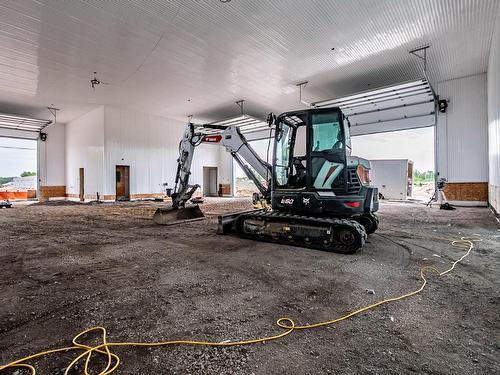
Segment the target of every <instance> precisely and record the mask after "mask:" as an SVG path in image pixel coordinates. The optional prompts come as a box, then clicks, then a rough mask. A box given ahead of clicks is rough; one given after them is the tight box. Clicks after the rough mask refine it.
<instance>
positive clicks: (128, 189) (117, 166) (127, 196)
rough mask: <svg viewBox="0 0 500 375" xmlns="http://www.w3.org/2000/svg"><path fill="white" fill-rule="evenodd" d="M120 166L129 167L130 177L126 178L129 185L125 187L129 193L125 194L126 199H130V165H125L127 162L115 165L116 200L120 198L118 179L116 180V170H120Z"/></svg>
mask: <svg viewBox="0 0 500 375" xmlns="http://www.w3.org/2000/svg"><path fill="white" fill-rule="evenodd" d="M118 168H127V169H128V174H127V176H128V178H127V180H126V184H127V185H128V186H127V187H126V188H125V191H126V192H127V193H128V195H126V196H124V197H126V199H124V200H130V165H125V164H116V165H115V200H118V186H117V181H116V172H117V171H118Z"/></svg>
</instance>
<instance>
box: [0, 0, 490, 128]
mask: <svg viewBox="0 0 500 375" xmlns="http://www.w3.org/2000/svg"><path fill="white" fill-rule="evenodd" d="M498 4H499V1H497V0H362V1H361V0H360V1H334V0H311V1H303V0H276V1H268V0H252V1H242V0H233V1H231V2H229V3H226V4H223V3H221V2H220V1H218V0H196V1H195V0H192V1H188V0H186V1H181V0H168V1H167V0H163V1H160V0H150V1H142V0H128V1H125V0H85V1H84V0H71V1H70V0H68V1H59V0H39V1H29V0H23V1H13V0H12V1H11V0H0V103H2V102H3V103H8V104H11V105H13V106H14V105H18V106H19V105H21V106H31V107H33V106H35V107H37V106H38V107H40V108H44V107H46V106H47V105H49V104H51V103H54V104H55V105H57V106H58V107H60V108H62V110H61V112H60V113H59V118H60V119H61V120H62V121H68V120H71V119H72V118H74V117H75V116H77V115H79V114H81V113H83V112H85V111H87V110H88V109H89V108H90V107H92V106H94V105H99V104H112V105H119V106H127V107H131V108H134V109H137V110H142V111H148V112H151V113H155V114H159V115H164V116H168V117H173V118H178V119H185V116H186V115H188V114H195V120H198V121H199V120H200V119H201V120H215V119H217V118H224V117H229V116H231V115H234V114H236V113H237V112H238V110H237V107H235V106H234V104H232V103H233V102H234V101H235V100H238V99H245V100H246V112H248V113H250V114H251V115H255V116H258V117H265V115H266V113H267V112H269V111H271V110H272V111H274V112H280V111H285V110H292V109H297V108H300V107H302V105H301V104H300V102H299V99H298V98H299V95H298V88H297V87H296V86H295V84H296V83H297V82H299V81H303V80H308V81H309V84H308V85H307V87H306V89H305V91H304V93H303V94H304V96H305V97H306V99H307V100H308V101H318V100H322V99H325V98H332V97H340V96H343V95H347V94H350V93H353V92H356V91H364V90H366V89H368V88H373V87H378V86H383V85H388V84H393V83H397V82H403V81H408V80H412V79H418V78H420V77H421V62H420V61H419V60H418V59H417V58H415V57H414V56H411V55H410V54H409V53H408V50H410V49H413V48H415V47H419V46H422V45H425V44H430V45H431V48H430V49H429V53H428V59H429V66H428V68H429V69H428V73H429V78H430V81H431V82H437V81H443V80H447V79H451V78H456V77H461V76H466V75H471V74H475V73H480V72H484V71H485V70H486V68H487V60H488V55H489V49H490V44H491V37H492V31H493V26H494V21H495V15H496V10H497V8H498ZM332 48H335V49H334V50H332ZM93 71H97V72H98V74H97V75H98V78H99V79H101V80H102V81H104V82H108V83H109V85H101V86H98V87H97V88H96V90H95V91H93V90H92V89H91V87H90V83H89V81H90V79H91V78H92V75H93V74H92V72H93ZM3 107H4V110H6V108H5V107H6V106H5V105H4V106H3ZM7 107H8V106H7ZM7 109H8V108H7ZM44 114H45V113H44ZM30 115H35V114H34V113H30ZM45 115H46V114H45Z"/></svg>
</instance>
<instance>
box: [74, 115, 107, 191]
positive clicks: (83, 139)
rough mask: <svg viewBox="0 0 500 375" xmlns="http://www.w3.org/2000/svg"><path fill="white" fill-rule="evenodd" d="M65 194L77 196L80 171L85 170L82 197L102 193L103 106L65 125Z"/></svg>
mask: <svg viewBox="0 0 500 375" xmlns="http://www.w3.org/2000/svg"><path fill="white" fill-rule="evenodd" d="M65 136H66V192H67V193H68V194H78V193H79V187H80V176H79V169H80V168H84V177H85V178H84V181H85V183H84V190H85V194H86V195H87V194H90V195H95V194H96V193H97V192H99V194H102V193H103V191H104V184H103V165H104V107H102V106H101V107H98V108H96V109H94V110H92V111H90V112H88V113H87V114H85V115H83V116H81V117H79V118H77V119H76V120H74V121H71V122H70V123H68V124H67V125H66V134H65Z"/></svg>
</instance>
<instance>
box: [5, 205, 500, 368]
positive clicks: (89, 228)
mask: <svg viewBox="0 0 500 375" xmlns="http://www.w3.org/2000/svg"><path fill="white" fill-rule="evenodd" d="M223 202H224V204H222V205H218V204H216V202H215V201H208V202H207V203H205V205H204V210H205V211H206V212H207V213H210V214H211V217H210V218H209V219H208V220H204V221H201V222H196V223H194V222H193V223H189V224H183V225H181V226H176V227H161V226H156V225H154V224H153V222H152V221H151V216H152V214H153V212H154V209H155V208H156V207H158V206H159V205H161V204H160V203H154V202H136V203H132V202H131V203H118V204H100V205H98V204H85V205H83V204H76V203H75V204H56V203H52V202H50V203H49V204H41V205H31V206H18V207H14V208H11V209H4V210H1V211H0V262H1V275H2V277H1V279H0V299H1V304H0V363H6V362H8V361H10V360H13V359H15V358H18V357H20V356H25V355H28V354H31V353H34V352H38V351H40V350H42V349H47V348H51V347H60V346H67V345H69V344H70V341H71V339H72V337H73V336H74V335H75V334H76V333H78V332H79V331H81V330H83V329H85V328H88V327H91V326H94V325H102V326H104V327H106V328H107V329H108V332H109V340H111V341H130V340H134V341H159V340H167V339H197V340H216V341H224V340H240V339H250V338H255V337H259V336H265V335H270V334H274V333H278V332H281V331H280V329H278V328H277V327H276V326H275V321H276V319H277V318H279V317H282V316H288V317H291V318H293V319H294V320H296V322H297V323H313V322H317V321H323V320H327V319H332V318H335V317H337V316H339V315H341V314H344V313H345V312H348V311H350V310H353V309H356V308H359V307H361V306H365V305H367V304H371V303H374V302H376V301H378V300H380V299H383V298H386V297H391V296H397V295H400V294H402V293H406V292H408V291H411V290H414V289H415V288H417V287H418V286H419V284H420V281H419V279H418V272H419V269H420V267H421V266H422V265H434V266H437V267H439V268H444V267H447V266H448V265H449V264H450V261H451V260H452V259H456V258H459V257H460V256H461V255H462V251H461V250H458V249H455V248H452V247H450V241H451V240H453V239H457V238H459V237H460V236H464V235H471V234H473V233H477V234H480V235H481V237H482V238H483V241H482V242H480V243H478V245H477V248H475V249H474V251H473V253H472V254H471V255H470V257H469V258H467V259H466V260H465V261H464V263H463V264H460V265H459V266H457V268H456V270H455V271H454V272H453V273H451V274H449V275H447V276H444V277H441V278H437V277H431V278H430V283H429V286H428V288H427V289H425V291H424V292H423V293H421V294H419V295H417V296H415V297H413V298H410V299H407V300H404V301H400V302H395V303H393V304H390V305H385V306H383V307H381V308H379V309H377V310H373V311H370V312H367V313H364V314H363V315H361V316H358V317H355V318H353V319H351V320H348V321H343V322H340V323H338V324H336V325H333V326H330V327H327V328H318V329H315V330H311V331H301V332H295V333H293V334H292V335H291V336H288V337H286V338H284V339H282V340H279V341H273V342H268V343H266V344H257V345H253V346H246V347H234V348H222V349H221V348H205V347H164V348H154V349H146V348H133V349H130V348H129V349H127V348H116V349H115V351H116V353H117V354H119V355H120V357H121V359H122V363H121V364H120V368H119V370H118V371H117V373H118V374H304V373H308V374H328V373H331V374H355V373H370V374H405V373H432V374H493V373H497V374H498V373H500V362H499V358H500V340H499V337H500V335H499V333H500V329H499V328H500V327H499V326H500V324H499V319H498V312H499V309H500V299H499V281H498V280H499V279H500V269H499V264H500V263H499V261H500V246H499V244H500V229H499V228H500V226H499V224H498V222H497V221H496V219H495V218H494V216H493V215H492V214H491V213H490V211H489V210H488V209H486V208H484V209H481V208H459V209H458V210H457V211H440V210H438V209H436V208H433V209H428V208H426V207H424V206H423V205H420V204H416V203H391V202H388V203H383V204H382V205H381V208H380V222H381V225H380V229H379V231H378V232H377V233H376V234H374V235H371V236H370V237H369V239H368V243H367V244H366V246H365V247H364V248H363V249H362V251H360V252H358V253H357V254H355V255H340V254H334V253H328V252H322V251H315V250H308V249H303V248H297V247H290V246H284V245H273V244H266V243H257V242H253V241H251V240H243V239H239V238H237V237H235V236H218V235H216V234H215V229H216V219H215V216H214V214H216V213H220V212H222V211H229V210H232V209H234V208H237V209H243V208H247V207H248V206H249V204H248V200H230V199H227V200H223ZM369 289H372V290H373V291H374V294H371V293H369V292H367V290H369ZM74 355H75V353H71V352H68V353H64V354H59V355H52V356H50V357H46V358H44V359H42V360H39V361H35V362H34V363H35V364H36V365H37V367H38V369H39V374H62V373H63V371H62V368H63V367H64V366H65V365H67V364H69V362H70V361H71V358H73V356H74ZM80 370H82V368H81V367H80ZM1 373H2V375H3V374H4V372H1ZM5 373H6V374H7V373H8V372H7V371H5ZM11 373H15V374H18V375H20V374H24V373H26V374H27V373H28V372H24V373H23V372H22V371H21V370H18V371H17V372H11Z"/></svg>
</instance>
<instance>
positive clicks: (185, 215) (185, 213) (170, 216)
mask: <svg viewBox="0 0 500 375" xmlns="http://www.w3.org/2000/svg"><path fill="white" fill-rule="evenodd" d="M203 218H205V215H203V212H201V210H200V207H199V206H198V205H197V204H194V205H186V206H185V207H179V208H176V207H165V208H163V207H162V208H158V209H157V210H156V212H155V214H154V216H153V221H154V222H155V223H156V224H160V225H175V224H181V223H185V222H189V221H195V220H201V219H203Z"/></svg>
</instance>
